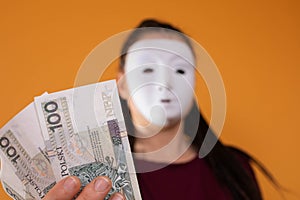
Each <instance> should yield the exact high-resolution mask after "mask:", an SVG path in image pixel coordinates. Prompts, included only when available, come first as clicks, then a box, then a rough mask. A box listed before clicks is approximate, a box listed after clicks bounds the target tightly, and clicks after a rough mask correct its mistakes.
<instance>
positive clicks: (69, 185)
mask: <svg viewBox="0 0 300 200" xmlns="http://www.w3.org/2000/svg"><path fill="white" fill-rule="evenodd" d="M64 188H65V190H74V189H75V188H76V180H75V179H74V178H73V177H68V178H66V180H65V182H64Z"/></svg>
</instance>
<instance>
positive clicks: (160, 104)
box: [45, 20, 272, 200]
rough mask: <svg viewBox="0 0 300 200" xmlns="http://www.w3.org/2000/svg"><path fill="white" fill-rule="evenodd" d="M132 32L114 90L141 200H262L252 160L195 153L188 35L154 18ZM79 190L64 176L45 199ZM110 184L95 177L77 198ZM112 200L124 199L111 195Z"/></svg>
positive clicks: (223, 151) (237, 154)
mask: <svg viewBox="0 0 300 200" xmlns="http://www.w3.org/2000/svg"><path fill="white" fill-rule="evenodd" d="M138 28H141V29H136V30H134V31H133V32H132V33H131V35H130V36H129V38H128V39H127V41H126V42H125V44H124V46H123V49H122V52H121V53H122V56H121V60H120V70H119V75H118V79H119V81H118V87H119V93H120V96H121V98H122V100H121V103H122V106H123V112H124V115H125V120H126V126H127V129H128V130H127V131H128V133H130V134H131V135H130V136H129V137H130V141H131V147H132V150H133V152H134V158H135V164H136V169H137V172H139V173H138V174H137V177H138V181H139V185H140V190H141V194H142V198H143V199H144V200H147V199H149V200H150V199H151V200H155V199H235V200H240V199H253V200H259V199H262V195H261V192H260V190H259V187H258V184H257V182H256V179H255V176H254V173H253V171H252V169H251V167H250V164H249V162H250V161H254V162H255V163H256V164H257V162H256V161H255V160H254V159H252V158H251V157H250V156H249V155H248V154H246V153H244V152H242V151H241V150H238V149H235V148H232V147H228V146H225V145H223V144H222V143H221V142H220V141H219V140H218V141H217V143H216V144H215V146H214V147H213V149H212V150H211V151H210V152H209V153H208V155H207V156H206V157H204V158H199V156H198V152H199V150H200V147H201V145H202V143H203V140H204V138H205V136H206V134H207V133H208V132H211V130H210V129H209V126H208V124H207V123H206V122H205V120H204V118H203V117H202V115H201V113H200V111H199V110H198V108H197V106H196V103H195V100H194V94H193V90H194V85H195V70H194V67H193V66H194V65H195V56H194V55H195V53H194V51H193V48H192V45H191V43H190V41H189V38H188V37H186V36H185V35H183V34H181V33H182V32H181V31H180V30H179V29H178V28H175V27H173V26H171V25H170V24H165V23H161V22H158V21H156V20H145V21H143V22H142V23H141V24H140V25H139V26H138ZM258 165H259V164H258ZM259 167H262V166H261V165H259ZM262 169H263V171H264V168H263V167H262ZM266 175H267V176H268V177H269V178H270V179H271V180H272V177H271V176H270V175H269V174H267V173H266ZM79 185H80V184H79V181H78V179H77V178H75V177H69V178H68V179H66V180H62V181H61V182H59V183H58V184H57V185H56V186H55V187H54V188H53V189H52V190H51V191H50V192H49V193H48V194H47V196H46V197H45V199H46V200H53V199H57V200H58V199H72V197H73V196H74V195H75V194H76V193H77V192H78V190H79V187H80V186H79ZM64 186H67V187H68V188H69V189H70V188H71V189H72V190H69V189H68V190H66V189H64V188H65V187H64ZM110 187H111V182H110V180H109V179H107V178H106V177H98V178H97V179H96V180H94V181H93V182H92V183H90V184H89V185H88V186H86V188H85V189H84V190H83V192H82V193H81V194H80V195H79V197H78V198H77V199H79V200H80V199H91V200H93V199H103V198H104V196H105V195H106V194H107V192H108V191H109V189H110ZM95 188H96V189H95ZM111 199H124V197H123V196H122V195H121V194H119V193H117V194H115V195H113V196H112V197H111Z"/></svg>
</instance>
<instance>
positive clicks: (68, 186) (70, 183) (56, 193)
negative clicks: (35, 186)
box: [43, 176, 80, 200]
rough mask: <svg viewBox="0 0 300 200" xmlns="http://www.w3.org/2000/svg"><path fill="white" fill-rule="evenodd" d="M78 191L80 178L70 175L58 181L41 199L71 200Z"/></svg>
mask: <svg viewBox="0 0 300 200" xmlns="http://www.w3.org/2000/svg"><path fill="white" fill-rule="evenodd" d="M79 191H80V180H79V179H78V178H77V177H74V176H70V177H67V178H64V179H62V180H61V181H59V182H58V183H57V184H56V185H55V186H54V187H53V188H52V189H51V190H50V191H49V192H48V193H47V195H46V196H45V197H44V198H43V200H71V199H73V198H74V196H75V195H76V194H77V193H78V192H79Z"/></svg>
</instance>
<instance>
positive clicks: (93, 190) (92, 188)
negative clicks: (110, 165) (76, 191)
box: [76, 176, 112, 200]
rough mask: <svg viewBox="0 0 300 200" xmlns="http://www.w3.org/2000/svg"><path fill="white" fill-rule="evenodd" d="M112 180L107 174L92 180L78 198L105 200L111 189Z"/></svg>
mask: <svg viewBox="0 0 300 200" xmlns="http://www.w3.org/2000/svg"><path fill="white" fill-rule="evenodd" d="M111 185H112V183H111V181H110V179H109V178H107V177H105V176H99V177H97V178H95V179H94V180H93V181H92V182H90V183H89V184H88V185H87V186H86V187H85V188H84V189H83V191H82V192H81V193H80V195H79V196H78V197H77V199H76V200H87V199H88V200H103V199H104V198H105V196H106V195H107V194H108V192H109V190H110V189H111Z"/></svg>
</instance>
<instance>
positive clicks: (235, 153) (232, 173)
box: [120, 19, 279, 200]
mask: <svg viewBox="0 0 300 200" xmlns="http://www.w3.org/2000/svg"><path fill="white" fill-rule="evenodd" d="M145 27H146V28H147V30H144V29H143V28H145ZM149 27H150V29H148V28H149ZM151 28H154V29H151ZM151 31H156V32H157V31H161V32H171V33H172V34H178V36H179V37H181V38H182V39H183V40H184V41H185V42H186V43H187V44H188V46H189V47H190V48H191V49H192V51H193V48H192V45H191V42H190V40H189V38H188V37H187V36H185V35H184V34H182V31H181V30H180V29H178V28H177V27H174V26H172V25H170V24H167V23H162V22H159V21H157V20H153V19H148V20H144V21H143V22H141V24H139V25H138V27H137V29H135V30H134V31H133V32H132V33H131V34H130V35H129V37H128V39H127V41H126V42H125V43H124V45H123V48H122V50H121V58H120V70H121V71H123V70H124V64H125V59H126V52H127V51H128V49H129V47H130V46H131V45H132V44H133V43H135V42H136V41H137V40H139V39H140V37H141V36H142V35H143V34H144V33H145V32H147V33H149V32H151ZM121 105H122V108H123V113H124V118H125V123H126V127H127V131H128V132H131V133H133V132H134V126H133V123H132V121H131V116H130V111H129V109H128V107H127V102H126V101H125V100H122V99H121ZM195 116H198V119H195ZM184 129H185V133H190V132H194V133H196V135H195V137H194V140H193V142H192V145H193V147H194V148H195V149H197V150H198V151H199V149H200V147H201V145H202V143H203V140H204V138H205V136H206V135H207V134H208V133H210V134H212V135H213V136H215V135H214V134H213V131H212V130H211V129H210V127H209V125H208V123H207V122H206V120H205V119H204V117H203V115H202V114H201V112H200V110H199V109H198V106H197V105H196V103H194V106H193V108H192V109H191V112H190V113H189V114H188V116H187V117H186V118H185V126H184ZM191 129H194V130H191ZM216 140H217V143H216V144H215V146H214V147H213V149H212V150H211V151H210V152H209V153H208V154H207V156H205V157H204V158H203V159H205V161H206V162H207V164H208V165H209V166H210V168H211V169H212V171H213V173H214V175H215V177H216V179H217V180H218V181H219V183H220V184H221V185H223V186H224V187H227V188H228V190H229V191H230V192H231V195H232V197H233V199H235V200H241V199H249V200H260V199H262V194H261V191H260V189H259V186H258V184H257V182H256V180H255V177H254V173H253V171H252V169H251V168H250V169H246V168H245V166H244V165H243V164H242V161H241V160H243V161H245V162H247V163H250V162H252V163H255V164H256V165H257V166H258V168H259V169H261V171H262V172H263V173H264V174H265V175H266V176H267V177H268V178H269V179H270V180H271V181H272V182H273V184H274V185H275V186H276V187H279V184H278V183H277V182H276V181H275V180H274V178H273V177H272V175H271V174H270V173H269V172H268V171H267V170H266V169H265V168H264V167H263V166H262V165H261V164H260V163H259V162H258V161H257V160H255V159H254V158H253V157H252V156H250V155H249V154H247V153H246V152H244V151H242V150H240V149H237V148H234V147H230V146H226V145H224V144H223V143H222V142H221V141H220V140H219V139H217V138H216ZM129 141H130V145H131V148H132V149H133V144H134V141H135V138H134V137H133V136H130V135H129ZM249 166H250V165H249Z"/></svg>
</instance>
